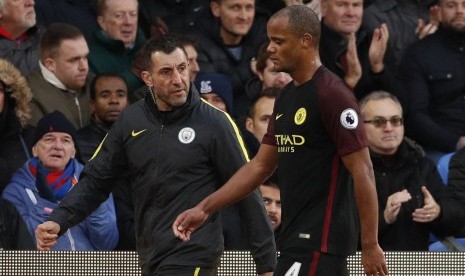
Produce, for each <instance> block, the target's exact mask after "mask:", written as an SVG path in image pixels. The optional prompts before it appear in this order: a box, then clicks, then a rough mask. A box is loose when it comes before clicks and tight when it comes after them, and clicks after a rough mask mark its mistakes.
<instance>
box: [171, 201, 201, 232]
mask: <svg viewBox="0 0 465 276" xmlns="http://www.w3.org/2000/svg"><path fill="white" fill-rule="evenodd" d="M207 218H208V214H207V213H205V212H204V211H202V210H201V209H200V208H199V207H198V206H196V207H194V208H192V209H189V210H186V211H184V212H183V213H182V214H180V215H179V216H178V217H177V218H176V220H175V221H174V223H173V226H172V228H173V233H174V235H175V236H176V237H177V238H179V239H181V240H183V241H188V240H190V238H191V234H192V232H194V231H195V230H196V229H197V228H199V227H200V226H201V225H202V224H203V223H204V222H205V221H206V220H207Z"/></svg>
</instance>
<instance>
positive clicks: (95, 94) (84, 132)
mask: <svg viewBox="0 0 465 276" xmlns="http://www.w3.org/2000/svg"><path fill="white" fill-rule="evenodd" d="M90 106H91V109H92V116H91V118H90V123H89V124H88V125H87V126H85V127H83V128H81V129H79V130H78V131H77V132H76V142H77V146H78V148H79V156H80V159H81V162H82V164H85V163H87V161H89V159H91V158H92V155H93V154H94V152H95V150H96V149H97V147H98V145H99V144H100V142H102V140H103V138H105V135H107V133H108V132H109V131H110V128H111V126H112V125H113V123H114V122H115V121H116V119H117V118H118V116H119V115H120V114H121V112H122V111H123V110H124V109H125V108H126V107H127V106H128V86H127V84H126V81H125V80H124V78H123V77H122V76H121V75H118V74H115V73H103V74H100V75H97V76H96V77H95V78H94V79H93V80H92V82H91V83H90ZM118 182H119V184H118V186H117V187H116V188H115V189H113V191H112V193H113V201H114V203H115V212H116V218H117V223H118V232H119V241H118V245H117V247H116V249H118V250H135V249H136V237H135V232H134V204H133V203H132V197H131V192H130V187H129V186H128V185H124V184H121V183H124V179H119V181H118Z"/></svg>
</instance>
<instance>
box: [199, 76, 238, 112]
mask: <svg viewBox="0 0 465 276" xmlns="http://www.w3.org/2000/svg"><path fill="white" fill-rule="evenodd" d="M194 85H195V87H196V88H197V90H199V92H200V95H202V94H207V93H216V94H218V96H220V97H221V98H222V99H223V101H224V103H225V104H226V109H227V110H228V112H232V107H233V91H232V84H231V80H230V79H229V78H228V77H227V76H226V75H223V74H216V73H207V74H203V75H200V76H197V77H196V78H195V81H194Z"/></svg>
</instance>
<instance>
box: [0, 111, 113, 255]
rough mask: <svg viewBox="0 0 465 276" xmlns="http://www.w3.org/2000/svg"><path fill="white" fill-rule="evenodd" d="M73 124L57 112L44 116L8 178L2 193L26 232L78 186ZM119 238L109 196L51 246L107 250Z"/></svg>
mask: <svg viewBox="0 0 465 276" xmlns="http://www.w3.org/2000/svg"><path fill="white" fill-rule="evenodd" d="M75 131H76V130H75V128H74V126H73V125H72V124H71V123H70V122H69V121H68V120H67V119H66V117H65V116H64V115H63V114H62V113H60V112H59V111H55V112H52V113H49V114H47V115H46V116H44V117H43V118H42V119H41V120H40V121H39V123H38V124H37V128H36V130H35V133H34V139H33V140H34V143H33V145H34V146H33V147H32V153H33V156H34V157H32V158H30V159H29V160H28V161H26V163H25V164H24V166H23V167H22V168H20V169H19V170H18V171H17V172H16V173H15V174H14V175H13V177H12V180H11V182H10V184H9V185H8V186H7V187H6V188H5V190H4V191H3V195H2V197H3V198H4V199H6V200H8V201H10V202H12V203H13V205H15V207H16V209H17V210H18V212H19V213H20V215H21V217H22V218H23V220H24V222H25V223H26V225H27V227H28V229H29V232H30V233H31V234H32V236H34V231H35V229H36V227H37V225H39V224H41V223H43V222H45V221H46V220H48V217H49V216H50V213H51V212H52V211H53V209H55V208H56V207H57V206H58V203H59V202H60V201H61V200H62V199H63V198H64V197H65V196H66V194H67V193H68V191H69V190H71V189H72V188H73V187H74V185H77V184H78V180H79V175H80V174H81V171H82V169H83V166H82V165H81V164H80V163H79V162H78V161H77V160H76V159H75V155H76V148H75V144H74V141H75V138H74V134H75ZM117 242H118V230H117V226H116V216H115V208H114V205H113V199H112V198H111V197H110V199H109V200H107V201H105V202H104V203H102V205H100V207H99V208H98V209H97V210H96V211H94V212H93V213H92V214H90V215H89V216H88V217H87V218H86V220H85V221H83V222H82V223H80V224H79V225H76V226H75V227H72V228H70V229H69V230H68V231H67V232H66V234H65V235H63V236H61V237H60V238H59V239H58V244H57V246H55V247H54V248H53V249H54V250H111V249H113V248H114V247H115V246H116V244H117Z"/></svg>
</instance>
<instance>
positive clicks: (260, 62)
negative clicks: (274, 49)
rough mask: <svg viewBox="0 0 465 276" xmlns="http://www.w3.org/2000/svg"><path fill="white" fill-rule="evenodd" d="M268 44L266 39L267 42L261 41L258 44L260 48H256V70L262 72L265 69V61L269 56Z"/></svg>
mask: <svg viewBox="0 0 465 276" xmlns="http://www.w3.org/2000/svg"><path fill="white" fill-rule="evenodd" d="M268 44H269V42H268V41H267V42H265V43H263V44H262V46H260V48H259V49H258V53H257V63H256V65H255V67H256V68H257V71H258V72H260V73H263V71H265V68H266V61H267V60H268V58H269V57H270V55H269V54H268V51H267V48H268Z"/></svg>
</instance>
